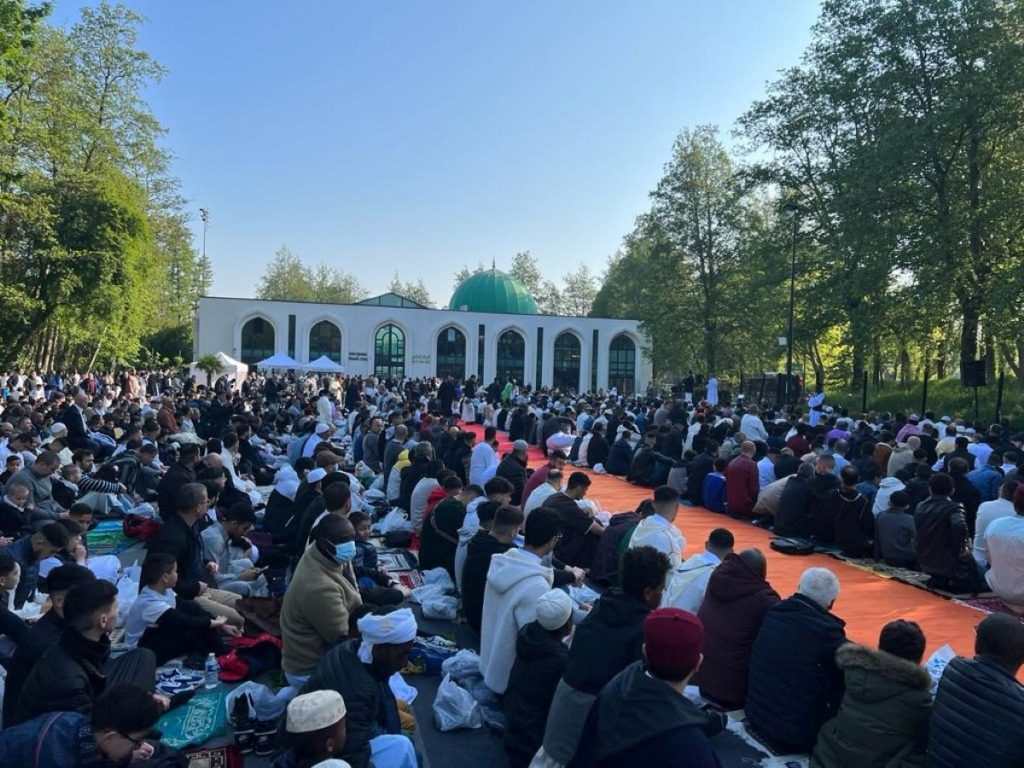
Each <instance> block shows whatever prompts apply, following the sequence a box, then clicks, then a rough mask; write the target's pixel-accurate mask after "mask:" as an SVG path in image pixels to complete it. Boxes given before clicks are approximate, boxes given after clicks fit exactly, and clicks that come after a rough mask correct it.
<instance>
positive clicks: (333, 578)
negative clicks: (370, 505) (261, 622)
mask: <svg viewBox="0 0 1024 768" xmlns="http://www.w3.org/2000/svg"><path fill="white" fill-rule="evenodd" d="M313 536H314V542H313V545H312V546H311V547H309V549H307V550H306V552H305V554H303V555H302V558H301V559H300V560H299V565H298V567H297V568H296V569H295V573H294V575H293V576H292V581H291V584H289V585H288V591H287V592H285V595H284V602H283V603H282V604H281V639H282V640H283V642H284V647H283V649H282V656H281V668H282V669H283V670H284V673H285V677H286V678H287V680H288V683H289V684H290V685H292V686H300V685H302V684H303V683H304V682H305V681H306V680H307V679H308V678H309V675H310V674H311V673H312V672H313V670H314V669H315V668H316V665H317V662H318V661H319V660H320V659H321V657H323V655H324V652H326V651H327V649H328V648H330V647H331V646H332V645H334V644H335V643H337V642H338V641H339V640H342V639H344V638H346V637H348V634H349V617H350V616H351V615H352V613H353V612H354V611H355V609H356V608H358V607H359V606H360V605H362V598H361V597H360V596H359V588H358V586H357V585H356V576H355V572H354V571H353V570H352V561H353V560H354V559H355V556H356V543H355V540H356V531H355V528H353V527H352V523H350V522H349V521H348V519H347V518H344V517H338V516H337V515H328V516H327V517H325V518H324V519H323V520H322V521H320V524H319V525H318V526H317V527H316V528H314V529H313Z"/></svg>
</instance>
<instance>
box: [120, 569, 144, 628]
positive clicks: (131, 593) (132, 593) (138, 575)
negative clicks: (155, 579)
mask: <svg viewBox="0 0 1024 768" xmlns="http://www.w3.org/2000/svg"><path fill="white" fill-rule="evenodd" d="M141 579H142V566H140V565H139V561H138V560H136V561H135V565H133V566H131V567H129V568H125V569H124V573H123V574H122V575H121V578H120V579H118V580H117V625H118V626H124V621H125V619H126V618H127V617H128V611H129V610H131V607H132V604H133V603H134V602H135V599H136V598H137V597H138V596H139V581H140V580H141Z"/></svg>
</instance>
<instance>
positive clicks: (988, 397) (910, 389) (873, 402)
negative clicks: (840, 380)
mask: <svg viewBox="0 0 1024 768" xmlns="http://www.w3.org/2000/svg"><path fill="white" fill-rule="evenodd" d="M998 388H999V387H998V382H993V383H991V384H989V385H988V386H986V387H979V388H978V418H979V420H980V421H982V422H985V423H989V422H991V421H992V420H993V418H994V417H995V413H996V393H997V391H998ZM922 389H923V382H915V383H913V384H911V385H910V386H906V387H904V386H900V385H899V384H894V383H888V382H887V383H885V384H883V385H882V386H881V387H880V388H878V389H876V388H875V387H873V386H871V385H870V384H869V385H868V410H871V411H890V412H891V413H903V414H910V413H912V412H915V411H916V412H920V411H921V397H922ZM825 391H826V392H827V393H828V397H827V399H826V400H825V403H826V405H831V406H833V407H843V408H846V409H847V410H848V411H849V412H850V413H851V414H853V413H860V412H861V410H862V408H861V406H862V396H863V394H862V392H861V390H859V389H858V390H857V391H856V392H851V391H849V389H848V388H844V389H843V390H841V391H836V390H831V389H828V388H826V390H825ZM924 410H929V411H933V412H934V413H935V415H936V416H937V417H938V416H943V415H949V416H952V417H953V418H956V417H961V418H964V419H968V420H973V419H974V418H975V410H974V390H973V389H968V388H965V387H963V386H961V385H960V380H959V379H941V380H932V381H929V382H928V400H927V405H926V407H925V409H924ZM1002 416H1003V418H1004V419H1009V420H1010V424H1011V425H1012V426H1013V427H1014V429H1024V385H1022V384H1021V382H1019V381H1018V380H1017V379H1014V378H1010V377H1007V379H1006V384H1005V387H1004V389H1003V407H1002Z"/></svg>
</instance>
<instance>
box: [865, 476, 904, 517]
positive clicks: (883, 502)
mask: <svg viewBox="0 0 1024 768" xmlns="http://www.w3.org/2000/svg"><path fill="white" fill-rule="evenodd" d="M904 488H906V486H905V485H904V484H903V481H902V480H900V479H899V478H897V477H883V478H882V482H880V483H879V484H878V493H876V494H875V503H874V506H872V507H871V511H872V512H874V514H875V517H878V516H879V515H880V514H882V513H883V512H885V510H887V509H888V508H889V497H890V496H892V495H893V494H894V493H896V491H902V490H903V489H904Z"/></svg>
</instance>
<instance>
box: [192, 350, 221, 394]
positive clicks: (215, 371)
mask: <svg viewBox="0 0 1024 768" xmlns="http://www.w3.org/2000/svg"><path fill="white" fill-rule="evenodd" d="M196 368H198V369H199V370H200V371H202V372H203V373H205V374H206V386H208V387H209V386H212V384H213V379H214V378H215V377H217V376H220V374H222V373H224V366H223V365H221V362H220V359H219V358H218V357H217V356H216V355H203V356H202V357H200V358H199V359H198V360H196Z"/></svg>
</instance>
